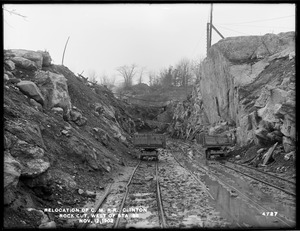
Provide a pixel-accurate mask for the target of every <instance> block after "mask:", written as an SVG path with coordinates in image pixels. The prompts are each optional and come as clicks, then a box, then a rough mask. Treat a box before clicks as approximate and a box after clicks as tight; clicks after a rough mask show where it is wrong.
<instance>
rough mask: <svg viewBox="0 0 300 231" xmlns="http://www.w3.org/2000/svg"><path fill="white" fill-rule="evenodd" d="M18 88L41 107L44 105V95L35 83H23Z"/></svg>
mask: <svg viewBox="0 0 300 231" xmlns="http://www.w3.org/2000/svg"><path fill="white" fill-rule="evenodd" d="M17 87H18V88H19V89H20V91H21V92H22V93H23V94H24V95H27V96H28V97H30V98H32V99H34V100H35V101H37V102H39V103H40V104H41V105H44V102H45V98H44V97H43V95H42V94H41V92H40V89H39V88H38V87H37V86H36V84H35V83H34V82H31V81H21V82H19V83H18V84H17Z"/></svg>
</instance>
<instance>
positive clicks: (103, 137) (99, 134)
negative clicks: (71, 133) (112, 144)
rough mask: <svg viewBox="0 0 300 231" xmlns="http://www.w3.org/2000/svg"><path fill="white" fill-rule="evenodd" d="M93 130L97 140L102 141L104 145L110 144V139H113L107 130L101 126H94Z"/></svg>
mask: <svg viewBox="0 0 300 231" xmlns="http://www.w3.org/2000/svg"><path fill="white" fill-rule="evenodd" d="M92 132H93V134H94V137H95V139H96V140H98V141H100V142H101V143H102V144H103V145H104V146H108V145H109V141H110V140H111V138H110V137H109V135H108V134H107V132H105V131H104V130H103V129H101V128H93V129H92Z"/></svg>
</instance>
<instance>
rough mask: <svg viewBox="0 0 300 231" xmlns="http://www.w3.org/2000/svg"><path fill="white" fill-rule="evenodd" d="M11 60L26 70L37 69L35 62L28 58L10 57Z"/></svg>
mask: <svg viewBox="0 0 300 231" xmlns="http://www.w3.org/2000/svg"><path fill="white" fill-rule="evenodd" d="M11 60H12V61H13V62H14V63H15V65H16V66H17V67H20V68H24V69H27V70H32V71H36V70H37V69H38V68H37V66H36V64H35V62H33V61H31V60H29V59H26V58H23V57H13V58H11Z"/></svg>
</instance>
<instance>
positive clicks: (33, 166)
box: [10, 140, 50, 177]
mask: <svg viewBox="0 0 300 231" xmlns="http://www.w3.org/2000/svg"><path fill="white" fill-rule="evenodd" d="M10 152H11V155H12V156H13V157H14V158H15V159H16V160H18V161H19V162H20V163H22V171H21V175H22V176H27V177H36V176H38V175H40V174H42V173H44V172H45V171H46V170H47V169H48V168H49V167H50V163H49V162H48V161H47V160H45V155H44V154H45V151H44V149H42V148H40V147H38V146H35V145H32V144H29V143H27V142H25V141H23V140H17V142H16V143H15V145H14V146H13V147H12V148H11V149H10Z"/></svg>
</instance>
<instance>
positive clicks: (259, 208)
mask: <svg viewBox="0 0 300 231" xmlns="http://www.w3.org/2000/svg"><path fill="white" fill-rule="evenodd" d="M174 159H175V160H176V161H177V162H178V163H179V164H180V165H181V166H182V167H184V166H183V165H182V164H181V163H180V161H179V160H178V159H177V158H176V157H175V156H174ZM184 168H185V167H184ZM197 168H198V170H200V171H201V172H202V173H204V174H208V169H206V168H204V167H203V166H201V165H197ZM185 169H187V168H185ZM187 170H188V169H187ZM188 171H189V170H188ZM190 174H191V175H193V177H195V178H198V177H197V176H196V175H195V174H194V173H193V172H191V171H190ZM209 174H211V175H212V176H213V177H214V178H215V179H217V180H218V181H219V182H221V183H222V184H223V185H225V186H226V187H228V188H230V189H231V192H234V193H238V195H239V196H240V197H243V198H245V199H246V200H247V201H248V202H251V204H252V205H253V207H254V208H255V209H256V210H257V211H258V212H259V213H260V214H262V213H263V212H268V211H270V209H268V208H265V207H264V206H262V205H260V204H259V203H258V202H256V201H255V200H253V199H252V198H251V197H249V196H247V195H246V194H245V193H243V192H241V191H240V190H239V189H237V188H236V187H234V186H232V185H230V184H228V183H226V182H225V181H224V180H222V179H221V178H220V177H218V176H217V175H216V174H214V173H212V172H211V171H210V172H209ZM198 181H199V179H198ZM210 196H211V197H212V195H210ZM212 198H213V197H212ZM225 212H226V211H225ZM274 218H275V219H277V220H278V221H280V222H281V223H283V224H285V225H286V226H287V227H293V225H291V224H289V223H287V222H286V221H285V218H284V217H282V216H281V215H277V216H276V217H274ZM233 220H235V219H233ZM235 221H236V220H235ZM236 224H237V225H238V226H239V227H242V226H243V225H241V224H239V223H238V222H237V221H236Z"/></svg>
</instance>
